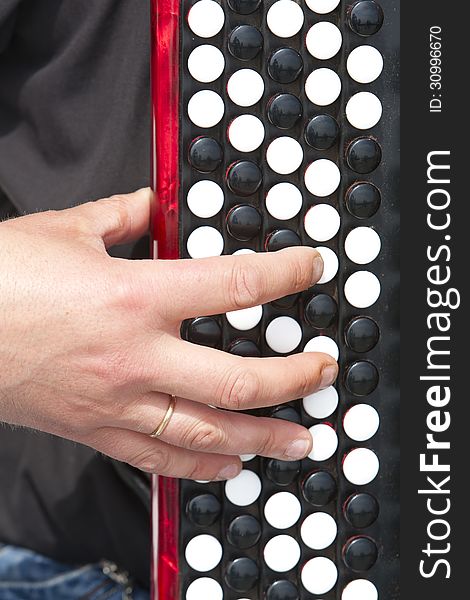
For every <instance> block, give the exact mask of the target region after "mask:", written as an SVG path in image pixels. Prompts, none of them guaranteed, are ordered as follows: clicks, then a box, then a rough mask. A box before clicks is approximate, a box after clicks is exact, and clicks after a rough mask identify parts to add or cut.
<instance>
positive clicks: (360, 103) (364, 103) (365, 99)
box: [346, 92, 382, 129]
mask: <svg viewBox="0 0 470 600" xmlns="http://www.w3.org/2000/svg"><path fill="white" fill-rule="evenodd" d="M346 116H347V118H348V121H349V122H350V123H351V125H352V126H353V127H356V128H357V129H371V128H372V127H375V126H376V125H377V123H378V122H379V121H380V119H381V118H382V102H380V100H379V99H378V98H377V96H376V95H375V94H372V93H371V92H359V93H358V94H354V96H352V97H351V98H350V99H349V101H348V103H347V104H346Z"/></svg>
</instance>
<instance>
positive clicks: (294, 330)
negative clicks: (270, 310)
mask: <svg viewBox="0 0 470 600" xmlns="http://www.w3.org/2000/svg"><path fill="white" fill-rule="evenodd" d="M301 341H302V328H301V327H300V325H299V324H298V323H297V321H296V320H295V319H292V318H291V317H277V319H274V320H273V321H271V323H270V324H269V325H268V327H267V328H266V343H267V344H268V346H269V347H270V348H271V350H274V352H278V353H279V354H287V353H288V352H293V351H294V350H295V349H296V348H297V346H298V345H299V344H300V342H301Z"/></svg>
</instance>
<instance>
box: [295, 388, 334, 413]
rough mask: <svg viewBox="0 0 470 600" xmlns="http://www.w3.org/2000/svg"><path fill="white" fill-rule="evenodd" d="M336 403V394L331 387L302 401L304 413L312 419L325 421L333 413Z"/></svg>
mask: <svg viewBox="0 0 470 600" xmlns="http://www.w3.org/2000/svg"><path fill="white" fill-rule="evenodd" d="M338 403H339V398H338V392H337V391H336V388H335V387H333V386H330V387H327V388H326V389H324V390H320V391H319V392H315V394H310V396H306V397H305V398H304V399H303V405H304V410H305V412H306V413H307V414H308V415H310V416H311V417H313V418H314V419H326V418H327V417H329V416H330V415H332V414H333V413H334V412H335V410H336V409H337V408H338Z"/></svg>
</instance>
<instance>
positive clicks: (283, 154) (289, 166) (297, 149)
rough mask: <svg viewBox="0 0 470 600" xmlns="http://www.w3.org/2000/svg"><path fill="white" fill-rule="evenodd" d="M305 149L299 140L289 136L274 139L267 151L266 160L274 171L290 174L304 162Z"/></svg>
mask: <svg viewBox="0 0 470 600" xmlns="http://www.w3.org/2000/svg"><path fill="white" fill-rule="evenodd" d="M303 159H304V151H303V150H302V146H301V145H300V144H299V142H298V141H297V140H294V138H291V137H288V136H282V137H278V138H276V139H275V140H273V141H272V142H271V143H270V144H269V147H268V150H267V152H266V160H267V161H268V165H269V166H270V167H271V169H272V170H273V171H275V172H276V173H279V174H281V175H289V174H290V173H293V172H294V171H297V169H298V168H299V167H300V165H301V164H302V161H303Z"/></svg>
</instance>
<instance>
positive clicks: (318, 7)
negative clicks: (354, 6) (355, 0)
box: [306, 0, 340, 15]
mask: <svg viewBox="0 0 470 600" xmlns="http://www.w3.org/2000/svg"><path fill="white" fill-rule="evenodd" d="M339 3H340V0H306V4H307V6H308V7H309V9H310V10H313V12H316V13H318V14H319V15H326V14H327V13H330V12H332V11H333V10H334V9H335V8H336V7H337V6H338V4H339Z"/></svg>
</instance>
